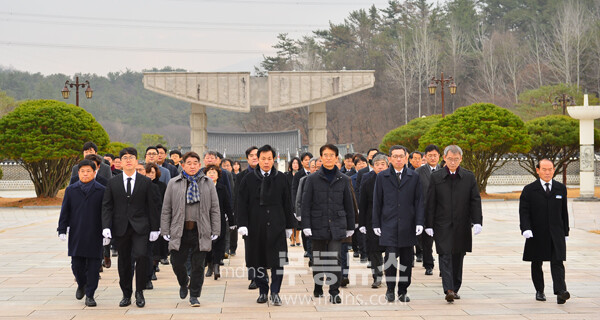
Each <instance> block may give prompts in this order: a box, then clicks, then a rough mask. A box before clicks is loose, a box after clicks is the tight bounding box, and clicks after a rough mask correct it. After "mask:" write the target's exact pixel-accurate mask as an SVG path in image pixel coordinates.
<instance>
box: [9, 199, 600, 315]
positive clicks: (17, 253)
mask: <svg viewBox="0 0 600 320" xmlns="http://www.w3.org/2000/svg"><path fill="white" fill-rule="evenodd" d="M483 209H484V211H483V214H484V223H483V232H482V234H480V235H478V236H475V237H474V246H473V253H471V254H468V255H467V257H466V258H465V267H464V280H463V286H462V289H461V290H460V295H461V297H462V299H461V300H457V301H455V302H454V303H453V304H448V303H446V301H445V300H444V295H443V293H442V288H441V279H440V278H439V277H438V269H437V262H436V269H435V270H434V275H433V276H425V275H424V269H423V268H422V267H421V266H420V265H419V264H417V265H416V267H415V268H414V269H413V279H412V285H411V286H410V288H409V296H410V298H411V302H409V303H401V302H399V301H397V302H396V303H388V302H386V301H385V298H384V295H385V286H383V287H381V288H379V289H371V287H370V283H371V281H372V280H371V276H370V271H369V269H367V265H366V264H364V263H360V261H359V260H358V259H356V258H354V259H352V258H351V267H350V272H351V274H350V285H349V286H348V287H347V288H346V289H342V297H343V304H341V305H331V304H330V303H329V302H328V299H327V295H326V297H325V298H313V297H312V289H313V281H312V277H311V275H310V273H309V272H308V270H309V269H308V267H307V260H306V259H305V258H303V257H302V248H299V247H291V248H290V254H291V255H292V259H291V264H290V265H289V266H287V267H286V269H285V277H284V284H283V286H282V289H281V297H282V299H283V306H280V307H275V306H271V305H269V304H257V303H256V298H257V296H258V291H257V290H248V289H247V286H248V283H249V282H248V280H246V273H245V268H244V255H243V252H244V250H243V241H242V240H241V239H240V247H239V248H238V255H237V256H235V257H233V258H231V259H225V260H224V262H225V266H224V267H223V268H222V271H221V273H222V278H221V279H219V280H216V281H215V280H213V279H212V278H209V279H205V282H204V287H203V292H202V296H201V297H200V303H201V306H200V307H199V308H192V307H190V306H189V303H188V301H187V300H181V299H179V294H178V288H179V287H178V284H177V282H176V280H175V276H174V274H173V272H172V270H171V267H170V265H161V266H160V268H161V270H160V272H159V273H157V276H158V280H157V281H154V290H147V291H145V293H144V294H145V297H146V307H145V308H137V307H136V306H135V304H133V305H132V306H130V307H127V308H119V307H118V303H119V300H120V299H121V291H120V289H119V284H118V277H117V266H116V262H117V261H116V258H113V265H112V267H111V268H110V269H105V270H104V272H103V273H102V274H101V276H102V279H101V280H100V283H99V287H98V290H97V291H96V301H97V303H98V306H97V307H95V308H87V307H85V306H84V303H83V300H75V289H76V284H75V282H74V280H73V274H72V273H71V269H70V258H69V257H67V244H66V242H61V241H60V240H59V239H58V237H57V234H56V231H55V230H56V227H57V220H58V213H59V209H58V208H23V209H19V208H0V248H1V250H0V318H6V319H25V318H27V319H30V318H41V319H96V318H98V319H111V320H112V319H121V318H127V319H263V318H287V319H346V320H347V319H355V318H376V319H447V318H449V317H450V318H452V319H463V318H464V319H467V318H468V319H544V320H549V319H598V318H600V316H599V315H598V314H600V250H598V248H600V235H598V234H595V233H592V232H590V231H591V230H598V229H600V226H599V224H600V202H574V201H569V211H570V223H571V234H570V238H569V241H568V243H567V261H566V263H565V267H566V281H567V287H568V290H569V291H570V293H571V299H570V300H569V301H567V303H566V304H564V305H558V304H556V298H555V296H554V295H553V294H552V280H551V277H550V272H549V265H548V263H546V264H544V271H545V280H546V295H547V297H548V301H546V302H538V301H535V297H534V296H535V290H534V288H533V284H532V283H531V280H530V275H529V263H527V262H523V261H522V260H521V255H522V250H523V243H524V240H523V238H522V237H521V235H520V232H519V227H518V201H485V202H484V203H483Z"/></svg>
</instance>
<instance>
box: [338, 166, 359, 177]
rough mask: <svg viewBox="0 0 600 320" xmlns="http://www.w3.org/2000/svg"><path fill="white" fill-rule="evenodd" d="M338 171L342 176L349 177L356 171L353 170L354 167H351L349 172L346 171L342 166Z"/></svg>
mask: <svg viewBox="0 0 600 320" xmlns="http://www.w3.org/2000/svg"><path fill="white" fill-rule="evenodd" d="M340 171H341V172H342V173H343V174H345V175H347V176H349V177H351V176H353V175H354V174H356V169H355V168H354V167H352V168H351V169H350V170H348V169H346V167H344V166H342V168H341V169H340Z"/></svg>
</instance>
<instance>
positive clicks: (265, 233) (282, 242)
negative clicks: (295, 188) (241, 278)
mask: <svg viewBox="0 0 600 320" xmlns="http://www.w3.org/2000/svg"><path fill="white" fill-rule="evenodd" d="M237 202H238V203H237V210H238V211H236V219H237V223H238V227H247V228H248V235H247V236H246V239H245V240H246V242H245V243H246V266H247V267H249V268H250V267H254V268H258V267H268V268H272V267H280V266H282V265H284V264H286V262H287V242H286V234H285V229H293V228H295V227H296V218H295V217H294V214H293V211H292V202H291V197H290V189H289V187H288V185H287V181H286V180H285V176H284V175H283V174H281V173H280V172H278V171H277V170H276V169H275V168H272V169H271V172H270V173H269V176H268V177H266V178H265V177H263V175H262V174H261V172H260V169H258V167H257V168H256V170H253V171H252V172H250V173H247V174H246V175H245V176H244V177H243V179H242V181H241V183H240V186H239V192H238V195H237ZM284 256H285V259H283V260H284V261H282V257H284Z"/></svg>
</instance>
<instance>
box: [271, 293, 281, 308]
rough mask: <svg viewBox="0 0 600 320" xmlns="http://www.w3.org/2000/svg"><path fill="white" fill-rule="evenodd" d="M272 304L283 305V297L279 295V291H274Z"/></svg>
mask: <svg viewBox="0 0 600 320" xmlns="http://www.w3.org/2000/svg"><path fill="white" fill-rule="evenodd" d="M271 304H272V305H274V306H280V305H281V298H280V297H279V294H277V293H272V294H271Z"/></svg>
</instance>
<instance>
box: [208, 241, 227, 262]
mask: <svg viewBox="0 0 600 320" xmlns="http://www.w3.org/2000/svg"><path fill="white" fill-rule="evenodd" d="M224 256H225V236H219V237H218V238H217V239H216V240H213V242H212V248H211V250H210V251H209V252H208V253H207V254H206V263H207V264H208V263H214V264H217V263H219V262H221V260H223V257H224Z"/></svg>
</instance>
